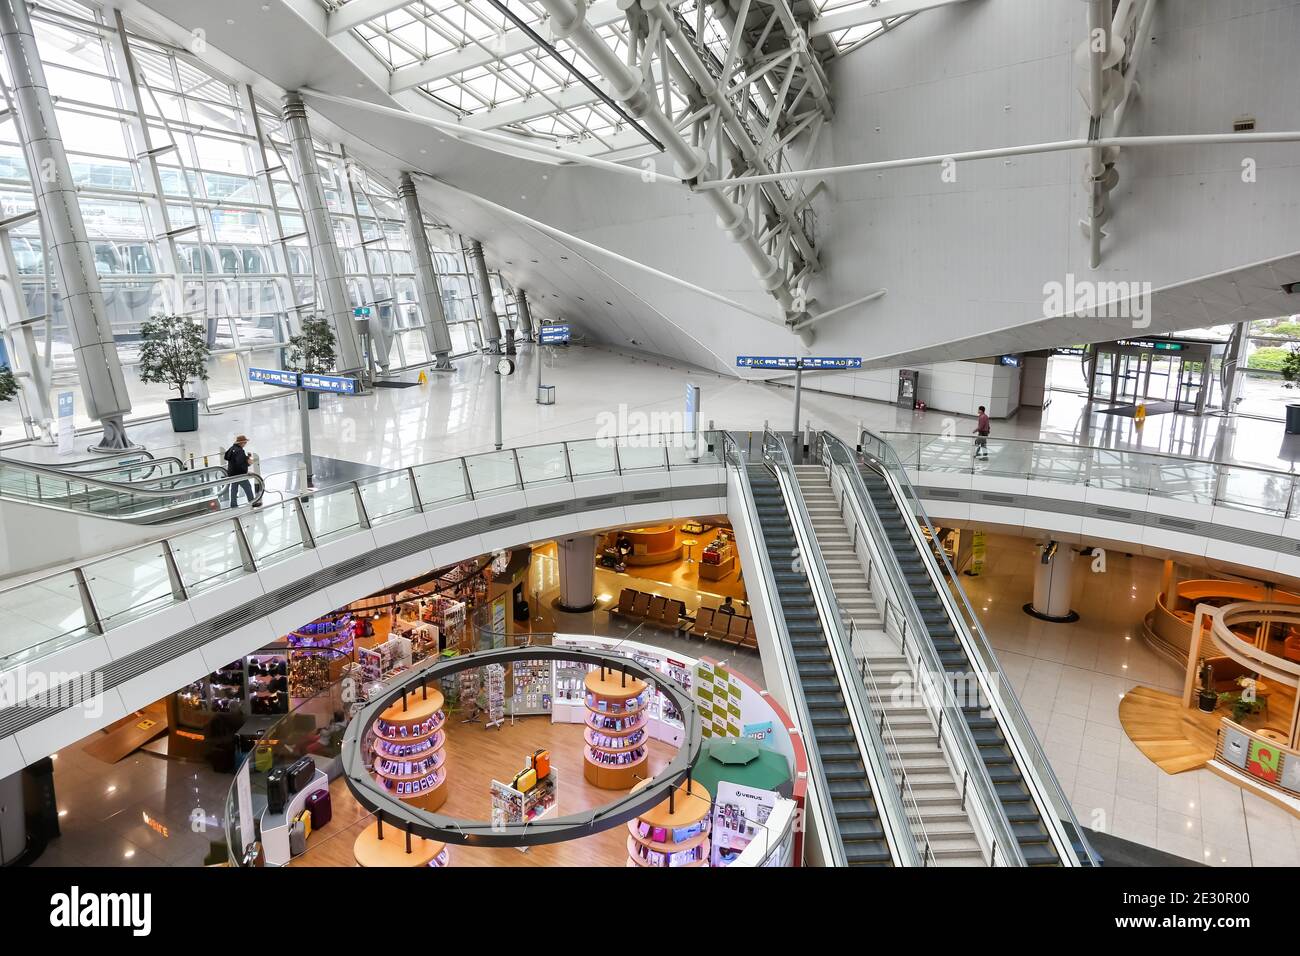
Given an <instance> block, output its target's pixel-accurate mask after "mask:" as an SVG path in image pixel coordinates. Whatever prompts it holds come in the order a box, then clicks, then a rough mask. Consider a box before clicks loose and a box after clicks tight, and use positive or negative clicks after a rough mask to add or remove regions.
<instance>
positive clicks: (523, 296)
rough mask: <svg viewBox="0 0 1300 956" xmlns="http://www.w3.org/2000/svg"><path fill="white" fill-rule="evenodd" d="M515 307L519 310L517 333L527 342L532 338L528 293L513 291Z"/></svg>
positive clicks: (531, 314) (531, 317)
mask: <svg viewBox="0 0 1300 956" xmlns="http://www.w3.org/2000/svg"><path fill="white" fill-rule="evenodd" d="M515 307H516V308H517V309H518V310H519V331H520V332H521V333H522V334H523V337H524V340H525V341H527V340H528V339H531V338H532V337H533V313H532V312H531V311H530V310H529V308H528V293H527V292H525V291H524V290H523V289H519V288H516V289H515Z"/></svg>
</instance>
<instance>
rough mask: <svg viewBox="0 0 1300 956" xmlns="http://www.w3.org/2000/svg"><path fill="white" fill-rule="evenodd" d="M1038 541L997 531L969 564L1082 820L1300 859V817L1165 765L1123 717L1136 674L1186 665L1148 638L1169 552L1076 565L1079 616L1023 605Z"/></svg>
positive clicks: (1257, 860)
mask: <svg viewBox="0 0 1300 956" xmlns="http://www.w3.org/2000/svg"><path fill="white" fill-rule="evenodd" d="M1035 559H1036V554H1035V550H1034V546H1033V542H1031V541H1029V540H1027V539H1022V538H1011V537H1003V536H998V535H991V536H990V537H989V549H988V559H987V563H986V571H985V573H984V574H982V575H981V576H980V577H975V578H973V577H968V576H963V584H964V586H965V588H966V591H967V593H968V594H969V595H970V599H971V604H972V605H973V606H974V607H975V610H976V612H977V613H978V614H979V615H980V618H981V622H982V624H983V626H984V629H985V631H986V632H987V633H988V635H989V639H990V640H991V641H992V642H993V645H994V647H995V648H997V652H998V659H999V660H1000V661H1001V663H1002V668H1003V670H1004V671H1005V672H1006V674H1007V678H1008V679H1009V680H1010V681H1011V684H1012V686H1013V688H1014V689H1015V691H1016V693H1017V695H1018V696H1019V698H1020V702H1021V705H1022V706H1023V708H1024V710H1025V714H1026V715H1027V716H1028V717H1029V720H1030V723H1031V724H1032V725H1033V726H1034V729H1035V730H1036V731H1037V732H1038V736H1039V739H1040V740H1041V741H1042V744H1043V750H1044V751H1045V752H1046V754H1047V758H1048V760H1049V761H1050V762H1051V764H1052V768H1053V770H1054V771H1055V772H1056V776H1057V778H1058V779H1059V780H1060V782H1061V787H1062V789H1063V790H1064V791H1065V793H1066V795H1067V796H1069V797H1070V800H1071V803H1072V804H1073V806H1074V812H1075V814H1076V816H1077V817H1078V820H1079V822H1080V823H1082V824H1083V825H1084V826H1087V827H1091V828H1093V829H1096V830H1101V831H1104V832H1107V833H1111V834H1113V835H1114V836H1117V837H1121V838H1123V839H1126V840H1132V841H1134V842H1136V843H1141V844H1144V845H1146V846H1152V847H1155V848H1157V849H1160V850H1164V851H1166V852H1168V853H1173V854H1176V855H1178V856H1182V857H1186V858H1188V859H1192V860H1198V861H1200V862H1203V863H1208V864H1213V865H1215V866H1252V865H1253V866H1297V865H1300V820H1297V819H1295V818H1294V817H1292V816H1291V815H1290V814H1289V813H1286V812H1285V811H1283V810H1281V809H1279V808H1277V807H1275V806H1273V804H1271V803H1268V802H1267V801H1265V800H1262V799H1260V798H1259V797H1256V796H1254V795H1252V794H1248V793H1246V792H1245V791H1243V790H1242V789H1241V788H1240V787H1237V786H1235V785H1233V784H1231V783H1229V782H1228V781H1226V780H1223V779H1222V778H1220V777H1218V776H1216V775H1214V774H1213V773H1211V772H1210V771H1208V770H1193V771H1188V772H1186V773H1180V774H1176V775H1170V774H1166V773H1164V772H1163V771H1161V770H1160V769H1159V768H1158V767H1156V765H1155V764H1153V763H1152V762H1151V761H1150V760H1148V759H1147V758H1146V757H1145V756H1144V755H1143V754H1142V752H1141V751H1140V750H1138V748H1137V747H1136V746H1134V745H1133V743H1132V742H1131V741H1130V740H1129V739H1128V737H1127V736H1126V735H1125V733H1124V731H1123V730H1122V729H1120V722H1119V702H1120V699H1121V698H1122V697H1123V696H1124V694H1125V693H1127V692H1128V691H1129V690H1130V689H1132V688H1133V687H1134V686H1136V685H1138V684H1143V685H1146V686H1148V687H1154V688H1157V689H1160V690H1167V691H1171V692H1181V690H1182V682H1183V677H1182V673H1181V672H1180V671H1178V670H1177V669H1176V668H1174V667H1173V666H1172V665H1171V664H1169V663H1168V662H1166V661H1165V660H1164V659H1163V658H1160V657H1157V656H1156V655H1155V654H1154V653H1153V652H1152V651H1151V650H1149V649H1148V648H1147V646H1146V644H1145V643H1144V642H1143V640H1142V636H1141V627H1142V618H1143V616H1144V615H1145V614H1146V612H1147V611H1148V610H1150V608H1151V606H1152V603H1153V602H1154V599H1155V595H1156V593H1157V592H1158V590H1159V585H1160V571H1161V564H1160V562H1159V561H1156V560H1153V559H1150V558H1141V557H1134V558H1128V557H1125V556H1124V555H1117V554H1114V553H1111V554H1109V555H1108V558H1107V572H1106V573H1105V574H1093V573H1091V572H1090V570H1089V569H1088V566H1087V565H1086V564H1085V563H1083V562H1079V564H1078V565H1077V566H1076V571H1075V573H1076V575H1077V581H1076V590H1075V603H1074V605H1073V606H1074V609H1075V610H1077V611H1078V612H1079V614H1080V615H1081V617H1080V620H1079V621H1077V622H1076V623H1074V624H1049V623H1047V622H1046V621H1040V620H1037V619H1035V618H1032V617H1030V616H1029V615H1027V614H1025V613H1024V611H1023V609H1022V607H1023V605H1024V604H1025V603H1026V602H1028V601H1029V600H1030V599H1031V598H1032V596H1033V564H1034V561H1035Z"/></svg>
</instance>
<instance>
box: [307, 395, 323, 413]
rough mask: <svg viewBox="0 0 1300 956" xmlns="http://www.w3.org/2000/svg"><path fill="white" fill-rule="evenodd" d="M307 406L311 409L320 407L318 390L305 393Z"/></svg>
mask: <svg viewBox="0 0 1300 956" xmlns="http://www.w3.org/2000/svg"><path fill="white" fill-rule="evenodd" d="M307 408H308V409H309V410H311V411H315V410H316V409H318V408H320V392H308V393H307Z"/></svg>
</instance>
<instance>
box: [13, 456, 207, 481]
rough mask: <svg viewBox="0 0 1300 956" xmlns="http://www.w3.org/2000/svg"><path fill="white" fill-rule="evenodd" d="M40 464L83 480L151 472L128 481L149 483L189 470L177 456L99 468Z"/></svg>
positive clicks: (57, 463)
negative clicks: (122, 473)
mask: <svg viewBox="0 0 1300 956" xmlns="http://www.w3.org/2000/svg"><path fill="white" fill-rule="evenodd" d="M5 462H6V464H11V463H13V459H12V458H6V459H5ZM18 464H20V465H21V464H32V463H31V462H18ZM40 464H42V465H43V466H44V467H50V468H55V469H56V470H58V471H61V472H63V473H64V474H66V475H68V476H69V477H77V478H83V477H85V476H86V475H94V476H96V477H103V476H104V475H106V474H111V473H114V472H119V473H120V472H126V473H128V474H129V473H131V472H134V471H148V472H149V474H146V475H143V476H142V477H140V478H131V479H127V480H129V481H149V480H151V479H153V478H165V477H168V476H170V475H174V474H178V473H180V472H182V471H186V470H188V469H186V467H185V462H183V461H181V460H180V459H179V458H177V457H175V456H168V457H166V458H151V459H149V460H147V461H135V462H128V463H127V464H121V463H118V464H113V465H105V464H104V463H103V462H100V467H98V468H67V467H65V466H64V465H63V463H62V462H49V463H44V462H42V463H40ZM163 468H166V469H167V470H166V471H161V469H163ZM158 472H160V473H158ZM105 480H107V479H105Z"/></svg>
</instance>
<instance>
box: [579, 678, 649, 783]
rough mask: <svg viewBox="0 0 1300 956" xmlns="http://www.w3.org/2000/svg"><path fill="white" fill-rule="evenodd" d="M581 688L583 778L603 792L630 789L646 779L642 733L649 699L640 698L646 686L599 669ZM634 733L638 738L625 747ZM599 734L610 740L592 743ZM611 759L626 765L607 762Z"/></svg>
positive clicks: (643, 683)
mask: <svg viewBox="0 0 1300 956" xmlns="http://www.w3.org/2000/svg"><path fill="white" fill-rule="evenodd" d="M584 686H585V688H586V692H587V693H586V708H587V719H586V721H585V722H586V725H587V729H586V731H585V732H584V736H585V738H586V741H587V746H586V747H584V748H583V757H584V758H585V759H584V760H583V776H584V777H586V778H587V782H588V783H590V784H592V785H593V786H596V787H600V788H601V789H602V790H629V789H631V788H632V786H633V785H634V784H636V782H637V781H638V780H642V779H645V777H646V776H647V773H646V762H647V760H648V759H649V750H648V749H647V748H646V745H645V744H646V740H645V730H646V724H647V718H648V704H649V700H648V695H646V696H643V694H644V692H645V691H646V690H647V686H646V683H645V681H642V680H638V679H636V678H634V677H628V678H624V676H623V674H622V673H620V672H617V671H611V670H606V669H603V668H602V669H601V670H594V671H591V672H590V673H588V674H587V677H586V680H585V682H584ZM635 734H640V735H641V736H640V737H639V738H638V740H637V742H636V743H635V744H633V745H631V746H628V745H627V744H626V743H625V741H626V740H627V738H629V737H632V736H633V735H635ZM598 735H602V736H604V737H607V738H609V742H608V743H593V738H594V737H596V736H598ZM638 751H639V753H638ZM627 758H631V759H627ZM613 759H616V760H625V761H626V762H622V763H613V762H607V761H609V760H613Z"/></svg>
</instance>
